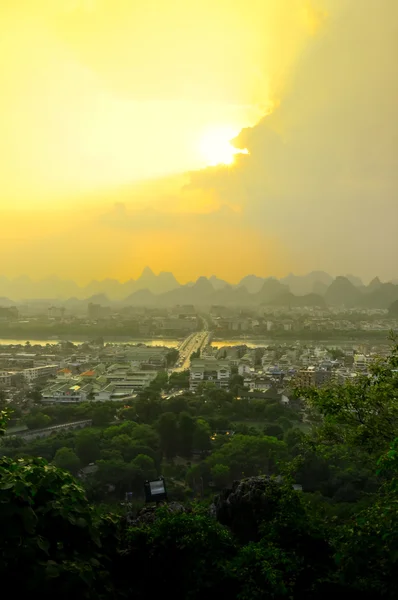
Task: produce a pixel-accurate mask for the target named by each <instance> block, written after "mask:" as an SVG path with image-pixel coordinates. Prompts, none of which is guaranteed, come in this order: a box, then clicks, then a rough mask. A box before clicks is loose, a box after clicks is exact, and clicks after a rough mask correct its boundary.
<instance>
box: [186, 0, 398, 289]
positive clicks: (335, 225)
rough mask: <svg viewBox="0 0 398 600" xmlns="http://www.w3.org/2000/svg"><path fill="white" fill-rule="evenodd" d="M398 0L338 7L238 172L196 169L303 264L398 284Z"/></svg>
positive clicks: (245, 138) (204, 183)
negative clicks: (374, 275)
mask: <svg viewBox="0 0 398 600" xmlns="http://www.w3.org/2000/svg"><path fill="white" fill-rule="evenodd" d="M397 23H398V3H397V2H396V1H395V0H380V1H377V2H376V1H375V0H363V1H361V2H357V1H356V0H352V1H351V2H346V3H345V10H344V11H343V12H340V13H338V14H337V15H336V14H335V13H334V12H333V10H332V9H330V11H329V15H328V17H327V19H326V21H325V22H324V24H323V27H322V28H321V31H320V34H319V35H318V36H317V37H315V38H314V39H313V42H312V43H311V45H310V46H309V48H308V49H307V51H306V53H305V54H304V55H303V56H302V58H301V60H300V61H299V63H298V64H297V65H296V67H295V69H294V71H293V73H292V75H291V79H290V81H289V82H288V83H287V85H286V88H285V93H284V96H283V98H282V99H281V102H280V105H279V106H278V107H277V108H276V109H275V111H274V112H273V113H272V114H271V115H268V116H266V117H264V118H263V119H262V120H261V121H260V122H259V123H258V124H257V125H256V126H254V127H252V128H247V129H244V130H243V131H242V132H241V134H240V135H239V136H238V137H237V139H236V140H235V145H236V146H237V147H239V148H248V150H249V152H250V155H249V156H240V157H238V160H237V165H236V167H235V168H234V169H233V170H232V171H231V170H228V169H223V168H220V169H216V170H213V171H210V170H204V171H199V172H196V173H194V174H193V176H192V179H191V184H190V185H191V187H194V188H197V189H202V190H208V189H212V190H213V191H214V192H216V193H217V194H218V196H219V198H220V201H221V202H222V201H226V200H227V199H231V198H233V199H234V201H235V202H237V203H239V202H241V204H242V205H243V206H244V207H245V218H246V219H247V222H248V223H249V224H251V226H253V227H258V228H261V230H262V231H263V234H264V235H265V236H266V235H269V234H271V233H272V234H274V235H277V237H278V239H280V240H284V243H285V244H286V246H287V248H288V250H290V251H291V252H292V251H295V252H296V253H297V254H298V255H299V256H300V258H301V261H302V269H309V268H326V269H330V270H331V271H332V272H343V271H344V272H345V271H346V269H347V268H348V265H349V267H350V270H355V271H357V272H359V273H362V274H365V275H369V276H371V274H372V273H375V272H379V273H380V274H382V275H384V276H385V277H392V276H393V275H394V274H396V272H395V273H394V270H395V269H396V256H398V238H397V236H396V233H394V232H395V231H396V224H397V223H398V202H397V201H396V197H397V191H398V70H397V68H396V56H397V51H398V46H397V39H398V28H397Z"/></svg>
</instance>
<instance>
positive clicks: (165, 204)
mask: <svg viewBox="0 0 398 600" xmlns="http://www.w3.org/2000/svg"><path fill="white" fill-rule="evenodd" d="M397 55H398V3H397V2H396V0H361V1H360V2H359V1H358V0H229V1H228V2H227V1H226V0H211V1H210V0H202V2H200V3H198V2H194V1H193V0H145V1H141V0H135V1H134V2H132V1H131V0H58V1H57V2H54V1H53V0H18V2H16V1H15V0H2V2H1V5H0V89H1V90H2V93H1V95H0V131H1V135H0V159H1V160H0V194H1V195H0V219H1V223H2V235H1V236H0V251H1V255H2V257H3V261H2V268H1V269H0V271H1V274H3V275H6V276H9V277H15V276H18V275H21V274H25V273H27V274H29V275H30V276H32V277H33V278H41V277H46V276H49V275H52V274H57V275H58V276H60V277H65V278H72V279H75V280H77V281H78V282H79V283H85V282H88V281H90V280H91V279H102V278H105V277H112V278H118V279H120V280H127V279H129V278H130V277H136V276H137V275H139V273H140V272H141V271H142V269H143V267H145V266H146V265H150V266H151V268H152V269H153V270H154V271H155V272H157V271H160V270H166V271H173V272H174V274H175V275H176V277H177V278H178V279H179V280H180V281H182V282H184V281H189V280H192V279H195V278H196V277H198V276H199V275H207V276H210V275H211V274H213V273H215V274H217V275H218V276H220V277H223V278H225V279H228V280H230V281H238V280H239V279H240V278H241V277H242V276H244V275H246V274H248V273H256V274H258V275H262V276H264V275H276V276H282V275H286V274H287V273H289V272H291V271H293V272H296V273H304V272H308V271H310V270H319V269H322V270H326V271H329V272H330V273H332V274H334V275H338V274H341V273H347V272H354V273H356V274H358V275H360V276H362V277H363V278H364V279H365V280H366V279H371V278H372V277H373V276H375V275H376V274H378V275H379V276H380V277H381V278H382V279H385V280H389V279H393V278H396V277H397V276H398V267H397V265H396V257H397V256H398V236H397V235H396V231H397V226H398V201H397V191H398V165H397V164H396V163H397V161H398V114H397V113H398V70H397V69H396V56H397Z"/></svg>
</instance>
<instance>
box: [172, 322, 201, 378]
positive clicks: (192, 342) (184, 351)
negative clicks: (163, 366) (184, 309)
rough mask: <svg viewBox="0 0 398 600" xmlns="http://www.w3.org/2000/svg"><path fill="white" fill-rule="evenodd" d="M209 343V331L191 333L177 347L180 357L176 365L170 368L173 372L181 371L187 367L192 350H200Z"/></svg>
mask: <svg viewBox="0 0 398 600" xmlns="http://www.w3.org/2000/svg"><path fill="white" fill-rule="evenodd" d="M208 343H209V332H208V331H198V332H197V333H192V334H191V335H189V336H188V337H187V338H185V340H184V341H183V342H182V343H181V345H180V347H179V348H178V350H179V353H180V357H179V359H178V362H177V364H176V366H175V367H174V368H173V369H171V371H174V372H177V373H178V372H181V371H185V370H186V369H189V365H190V358H191V354H192V353H193V352H196V351H197V350H202V348H204V347H205V346H207V344H208Z"/></svg>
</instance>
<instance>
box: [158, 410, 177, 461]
mask: <svg viewBox="0 0 398 600" xmlns="http://www.w3.org/2000/svg"><path fill="white" fill-rule="evenodd" d="M156 428H157V430H158V432H159V436H160V447H161V449H162V452H163V454H164V456H165V457H166V458H174V456H175V455H176V454H177V449H178V423H177V416H176V415H175V414H174V413H172V412H165V413H163V414H162V415H161V416H160V418H159V420H158V422H157V424H156Z"/></svg>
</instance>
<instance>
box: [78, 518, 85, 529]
mask: <svg viewBox="0 0 398 600" xmlns="http://www.w3.org/2000/svg"><path fill="white" fill-rule="evenodd" d="M76 525H77V526H78V527H87V521H86V519H83V517H79V518H78V519H77V520H76Z"/></svg>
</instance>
